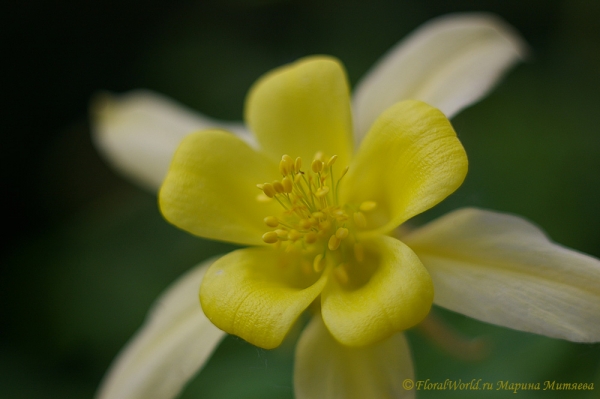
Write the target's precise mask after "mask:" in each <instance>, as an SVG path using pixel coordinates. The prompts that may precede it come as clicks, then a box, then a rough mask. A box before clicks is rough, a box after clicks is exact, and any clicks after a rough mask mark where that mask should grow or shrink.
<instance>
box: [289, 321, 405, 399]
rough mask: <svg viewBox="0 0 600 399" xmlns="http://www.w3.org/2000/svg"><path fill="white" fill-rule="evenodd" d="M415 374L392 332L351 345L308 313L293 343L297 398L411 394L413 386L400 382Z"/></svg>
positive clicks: (395, 398) (384, 398) (386, 398)
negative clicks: (374, 340)
mask: <svg viewBox="0 0 600 399" xmlns="http://www.w3.org/2000/svg"><path fill="white" fill-rule="evenodd" d="M406 379H411V380H413V379H414V374H413V367H412V360H411V357H410V350H409V347H408V344H407V342H406V339H405V338H404V334H402V333H397V334H394V335H392V336H391V337H389V338H387V339H385V340H383V341H381V342H377V343H376V344H373V345H368V346H363V347H360V348H353V347H349V346H344V345H342V344H340V343H339V342H337V341H336V340H335V339H334V338H333V337H332V336H331V334H329V331H327V328H325V326H324V325H323V321H322V320H321V317H319V316H318V315H317V316H315V317H313V319H312V321H311V322H310V324H309V325H308V326H307V327H306V329H305V330H304V331H303V332H302V336H301V337H300V340H299V341H298V345H297V346H296V358H295V365H294V391H295V397H296V399H315V398H327V399H365V398H367V399H368V398H374V399H410V398H414V397H415V391H414V390H413V389H410V387H408V386H406V387H407V388H409V389H408V390H407V389H405V387H404V386H403V385H402V383H403V382H404V380H406Z"/></svg>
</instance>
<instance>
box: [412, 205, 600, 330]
mask: <svg viewBox="0 0 600 399" xmlns="http://www.w3.org/2000/svg"><path fill="white" fill-rule="evenodd" d="M402 240H403V241H404V242H405V243H406V244H407V245H408V246H409V247H411V248H412V250H413V251H414V252H415V253H416V254H417V255H418V256H419V258H420V259H421V261H422V262H423V264H424V265H425V267H426V268H427V270H428V271H429V273H430V274H431V278H432V279H433V285H434V290H435V298H434V303H436V304H437V305H440V306H442V307H445V308H447V309H450V310H453V311H456V312H459V313H462V314H465V315H467V316H470V317H473V318H475V319H479V320H482V321H485V322H489V323H492V324H497V325H500V326H504V327H509V328H513V329H516V330H521V331H528V332H533V333H536V334H542V335H546V336H549V337H553V338H561V339H567V340H570V341H576V342H596V341H600V260H599V259H596V258H593V257H591V256H588V255H585V254H582V253H579V252H576V251H574V250H572V249H568V248H565V247H562V246H560V245H558V244H556V243H553V242H552V241H550V240H549V239H548V237H547V236H546V235H545V234H544V233H543V232H542V231H541V230H540V229H539V228H538V227H536V226H535V225H533V224H532V223H530V222H528V221H526V220H524V219H522V218H520V217H517V216H513V215H508V214H502V213H498V212H492V211H486V210H480V209H473V208H466V209H461V210H457V211H454V212H452V213H449V214H447V215H445V216H443V217H441V218H439V219H437V220H434V221H433V222H431V223H429V224H427V225H425V226H423V227H421V228H419V229H417V230H414V231H413V232H411V233H409V234H408V235H407V236H404V237H402Z"/></svg>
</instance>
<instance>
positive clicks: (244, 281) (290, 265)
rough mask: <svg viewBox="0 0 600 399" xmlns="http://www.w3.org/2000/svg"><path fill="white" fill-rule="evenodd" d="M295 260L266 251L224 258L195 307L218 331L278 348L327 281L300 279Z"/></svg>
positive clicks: (246, 251) (250, 250)
mask: <svg viewBox="0 0 600 399" xmlns="http://www.w3.org/2000/svg"><path fill="white" fill-rule="evenodd" d="M298 262H300V259H299V258H298V257H297V256H293V255H291V254H286V253H284V252H283V251H277V250H273V249H271V248H264V247H262V248H246V249H240V250H237V251H234V252H232V253H230V254H228V255H225V256H224V257H222V258H221V259H219V260H218V261H217V262H215V263H214V264H213V265H212V267H211V268H210V269H209V270H208V272H207V273H206V277H205V278H204V280H203V281H202V286H201V287H200V302H201V304H202V309H203V310H204V312H205V314H206V316H207V317H208V318H209V319H210V321H212V322H213V323H214V324H215V325H216V326H217V327H219V328H220V329H222V330H224V331H227V332H228V333H230V334H234V335H237V336H239V337H241V338H243V339H245V340H246V341H248V342H250V343H251V344H253V345H256V346H260V347H262V348H265V349H271V348H275V347H277V346H278V345H279V344H280V343H281V341H282V340H283V338H284V337H285V335H286V334H287V332H288V331H289V329H290V327H291V326H292V325H293V324H294V322H295V321H296V319H297V318H298V316H299V315H300V313H302V312H303V311H304V310H305V309H306V308H307V307H308V305H310V303H311V302H312V301H313V300H314V299H315V298H316V297H317V296H318V295H319V294H320V293H321V290H322V289H323V286H324V285H325V282H326V281H327V280H326V277H325V273H323V275H322V277H321V278H320V279H318V280H317V277H318V276H317V275H316V274H315V273H313V274H312V277H311V275H306V274H304V273H303V272H302V271H301V270H302V268H301V267H300V265H299V264H298Z"/></svg>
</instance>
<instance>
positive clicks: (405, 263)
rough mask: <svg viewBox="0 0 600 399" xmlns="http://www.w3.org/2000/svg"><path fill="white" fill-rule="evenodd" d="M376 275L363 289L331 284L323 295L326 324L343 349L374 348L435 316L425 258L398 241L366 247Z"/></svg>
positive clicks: (366, 262)
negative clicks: (375, 344)
mask: <svg viewBox="0 0 600 399" xmlns="http://www.w3.org/2000/svg"><path fill="white" fill-rule="evenodd" d="M363 244H364V248H365V260H364V261H363V262H362V263H360V264H358V265H359V266H361V267H362V268H369V269H371V270H372V274H371V275H370V276H369V277H368V278H367V279H365V281H364V283H362V284H359V285H358V286H356V285H353V284H351V282H352V279H353V278H356V275H353V273H352V271H350V283H348V284H344V283H343V282H342V283H340V282H339V281H338V280H337V279H335V278H331V279H329V282H328V284H327V285H326V286H325V288H324V290H323V293H322V295H321V305H322V312H323V320H324V321H325V325H327V328H328V329H329V331H330V332H331V334H332V335H333V336H334V337H335V338H336V339H337V340H338V341H340V342H341V343H342V344H345V345H350V346H360V345H368V344H372V343H374V342H377V341H379V340H381V339H384V338H387V337H389V336H390V335H392V334H393V333H395V332H398V331H401V330H405V329H407V328H410V327H412V326H414V325H415V324H417V323H419V322H420V321H421V320H423V318H424V317H425V316H426V315H427V313H429V309H430V308H431V303H432V302H433V285H432V283H431V278H430V277H429V274H428V273H427V270H425V268H424V267H423V265H422V264H421V262H420V261H419V258H417V256H416V255H415V254H414V253H413V252H412V251H411V249H410V248H408V247H407V246H406V245H404V244H403V243H402V242H400V241H398V240H397V239H395V238H391V237H387V236H380V237H377V238H376V239H373V240H371V241H368V242H364V243H363Z"/></svg>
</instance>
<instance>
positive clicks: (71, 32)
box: [0, 0, 600, 399]
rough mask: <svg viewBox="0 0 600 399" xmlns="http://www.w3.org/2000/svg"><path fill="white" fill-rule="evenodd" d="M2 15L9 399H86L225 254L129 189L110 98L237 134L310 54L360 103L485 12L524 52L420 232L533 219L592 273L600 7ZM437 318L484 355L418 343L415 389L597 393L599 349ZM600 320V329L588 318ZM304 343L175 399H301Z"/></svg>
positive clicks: (412, 2)
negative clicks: (108, 136) (100, 116)
mask: <svg viewBox="0 0 600 399" xmlns="http://www.w3.org/2000/svg"><path fill="white" fill-rule="evenodd" d="M8 4H9V3H7V5H4V6H3V12H2V19H3V22H2V30H3V31H4V34H3V35H2V41H3V45H2V49H3V51H2V52H3V59H4V61H3V66H4V68H5V73H4V74H3V78H4V79H3V80H4V81H5V82H4V83H3V93H4V98H5V101H6V102H5V105H4V106H3V107H2V116H3V124H2V128H3V132H2V135H1V140H2V145H1V151H2V156H1V162H2V165H1V171H2V190H3V195H2V197H3V200H4V201H3V202H4V204H5V205H4V207H3V209H4V211H3V212H2V228H3V232H4V234H3V236H4V238H3V239H2V240H1V241H0V243H1V246H2V252H1V256H2V260H1V273H2V274H1V279H0V300H1V310H0V311H1V314H0V397H1V398H10V399H16V398H62V399H69V398H91V397H92V396H93V394H94V391H95V389H96V387H97V385H98V384H99V382H100V379H101V378H102V375H103V373H104V371H105V370H106V369H107V367H108V366H109V364H110V362H111V360H112V359H113V357H114V356H115V355H116V353H117V352H118V350H119V349H120V348H121V347H122V346H123V345H124V343H125V342H126V341H127V339H128V338H129V337H130V336H131V335H132V334H133V333H134V331H135V330H136V329H137V328H138V327H139V326H140V324H141V323H142V321H143V319H144V316H145V312H146V310H147V309H148V307H149V306H150V305H151V303H152V302H153V300H154V299H155V298H156V297H157V296H158V294H159V293H160V292H161V291H162V290H163V289H165V288H166V287H167V286H168V284H169V283H170V282H171V281H173V280H174V279H176V278H177V277H178V276H179V275H180V274H181V273H183V272H184V271H185V270H187V269H188V268H190V267H191V266H193V265H195V264H197V263H198V262H200V261H201V260H203V259H205V258H207V257H209V256H211V255H214V254H217V253H222V252H225V251H228V250H230V249H231V248H232V247H230V246H228V245H225V244H218V243H213V242H208V241H203V240H201V239H198V238H195V237H192V236H189V235H187V234H185V233H183V232H181V231H178V230H177V229H175V228H174V227H172V226H170V225H169V224H167V223H166V222H165V221H164V220H163V219H162V218H161V216H160V214H159V212H158V209H157V206H156V199H155V197H154V196H153V194H151V193H148V192H145V191H143V190H141V189H139V188H137V187H136V186H134V185H132V184H130V183H129V182H128V181H126V180H125V179H122V178H121V177H120V176H119V175H118V174H117V173H115V172H114V171H112V170H111V169H110V167H109V166H107V165H106V163H104V161H103V160H102V159H101V157H100V156H99V155H98V153H97V152H96V150H95V149H94V147H93V145H92V142H91V139H90V122H89V117H88V105H89V102H90V99H91V98H92V97H93V96H94V95H95V94H96V93H98V92H99V91H101V90H109V91H113V92H124V91H127V90H131V89H135V88H141V87H143V88H149V89H152V90H155V91H158V92H161V93H163V94H166V95H168V96H170V97H172V98H174V99H177V100H179V101H180V102H182V103H184V104H186V105H188V106H190V107H193V108H195V109H198V110H201V111H202V112H204V113H206V114H208V115H210V116H213V117H217V118H221V119H232V120H239V119H241V116H242V108H243V102H244V96H245V92H246V90H247V89H248V87H249V86H250V85H251V84H252V83H253V81H254V80H255V79H256V78H257V77H259V76H260V75H261V74H263V73H264V72H266V71H268V70H270V69H271V68H273V67H276V66H279V65H281V64H283V63H287V62H290V61H293V60H295V59H297V58H299V57H302V56H305V55H310V54H316V53H320V54H331V55H334V56H337V57H339V58H340V59H341V60H343V62H344V63H345V65H346V67H347V69H348V74H349V78H350V81H351V82H352V83H353V84H354V83H355V82H356V81H357V80H358V79H359V77H360V76H361V75H362V74H363V73H364V72H365V71H366V70H367V69H368V68H369V66H371V65H372V64H373V63H374V62H375V60H377V58H378V57H379V56H380V55H382V54H383V53H384V52H385V51H386V50H387V49H389V48H390V47H391V46H392V45H393V44H394V43H396V42H397V41H398V40H399V39H401V38H402V37H404V36H405V35H406V34H407V33H409V32H410V31H411V30H413V29H414V28H416V27H417V26H419V25H420V24H422V23H423V22H425V21H427V20H429V19H430V18H433V17H436V16H438V15H442V14H446V13H449V12H457V11H489V12H493V13H496V14H498V15H500V16H501V17H502V18H504V19H505V20H506V21H508V22H509V23H510V24H512V25H513V26H515V27H516V28H517V30H518V31H520V32H521V34H522V35H523V37H524V38H525V39H526V41H527V42H528V43H529V44H530V46H531V57H530V59H529V60H528V62H526V63H523V64H520V65H519V66H518V67H516V68H515V69H514V70H513V71H512V72H511V73H510V74H509V75H508V76H507V77H506V79H505V80H504V81H503V82H502V84H501V85H500V86H499V87H498V88H497V89H496V90H495V91H494V92H493V94H492V95H491V96H490V97H488V98H486V99H485V100H483V101H482V102H480V103H478V104H476V105H475V106H473V107H471V108H469V109H467V110H465V111H463V112H462V113H461V114H460V115H458V116H457V117H455V118H454V119H453V124H454V126H455V128H456V130H457V131H458V134H459V137H460V139H461V140H462V142H463V144H464V146H465V147H466V149H467V153H468V155H469V159H470V171H469V176H468V178H467V180H466V182H465V184H464V185H463V187H461V188H460V190H459V191H458V192H457V193H455V194H454V195H453V196H451V197H450V198H449V199H448V200H446V201H445V202H444V203H442V204H441V205H440V206H438V207H436V208H435V209H434V210H433V211H430V212H428V213H426V214H424V215H422V216H421V217H419V218H418V220H417V222H423V221H427V220H430V219H432V218H434V217H436V216H438V215H441V214H443V213H445V212H447V211H450V210H452V209H455V208H457V207H461V206H478V207H484V208H490V209H495V210H500V211H506V212H513V213H518V214H520V215H524V216H526V217H527V218H529V219H530V220H532V221H534V222H535V223H537V224H539V225H541V226H543V227H544V229H545V230H546V231H547V232H548V234H549V235H550V237H552V238H553V239H554V240H556V241H558V242H560V243H563V244H564V245H567V246H570V247H572V248H575V249H577V250H580V251H583V252H587V253H589V254H592V255H594V256H596V257H599V256H600V234H599V233H598V231H599V230H600V211H599V209H598V204H600V188H599V187H600V176H599V175H598V172H599V171H600V128H599V126H600V96H599V95H598V93H599V92H600V24H598V21H599V20H600V2H599V1H595V0H564V1H550V0H544V1H542V0H504V1H496V0H482V1H467V0H457V1H446V0H437V1H417V0H404V1H392V0H389V1H385V0H373V1H369V2H366V1H361V0H346V1H341V0H337V1H336V0H320V1H317V0H311V1H300V0H289V1H284V0H280V1H277V0H210V1H202V0H199V1H170V2H163V1H157V0H144V1H141V0H125V1H122V2H120V3H118V4H117V3H116V2H111V1H106V0H98V1H84V2H77V1H57V0H50V1H41V0H37V1H29V2H13V3H10V4H11V5H8ZM436 312H437V314H438V316H439V317H440V318H441V319H442V320H444V321H445V322H446V323H448V324H449V325H450V326H451V328H453V329H455V330H456V331H458V332H460V333H461V334H464V335H465V336H466V337H471V338H473V337H483V338H484V339H485V340H486V341H487V342H488V343H489V345H490V354H489V356H487V357H486V358H484V359H483V360H480V361H467V360H464V359H459V358H456V357H454V356H452V355H450V354H448V353H447V352H445V351H444V350H443V349H441V348H440V347H439V346H437V345H436V344H435V343H433V342H432V341H431V340H429V339H427V338H426V337H425V336H424V335H423V334H421V333H420V332H419V331H418V330H416V331H411V332H409V338H410V341H411V343H412V344H413V345H412V348H413V357H414V359H415V365H416V373H417V378H418V379H427V378H429V379H431V380H432V381H444V380H445V379H452V380H458V379H462V380H463V381H470V380H471V379H473V378H475V379H479V378H481V379H483V381H488V382H494V383H495V382H496V381H506V380H508V381H511V382H525V383H526V382H543V381H546V380H550V381H552V380H556V381H557V382H587V383H590V382H593V383H595V390H594V391H591V392H590V391H588V392H576V391H575V392H573V391H571V392H561V391H553V392H549V391H541V392H535V391H533V392H531V391H530V392H527V391H524V392H519V393H518V394H517V396H516V397H519V398H596V397H600V345H599V344H574V343H569V342H565V341H559V340H552V339H547V338H544V337H539V336H535V335H532V334H525V333H519V332H514V331H511V330H508V329H505V328H500V327H495V326H491V325H488V324H484V323H479V322H476V321H473V320H470V319H468V318H466V317H463V316H461V315H457V314H454V313H452V312H448V311H444V310H439V309H438V310H436ZM599 317H600V315H599ZM294 339H295V335H294V334H291V337H290V339H289V340H288V342H286V343H285V344H284V345H283V346H282V347H281V348H280V349H278V350H275V351H265V350H261V349H257V348H254V347H252V346H250V345H248V344H246V343H244V342H243V341H241V340H240V339H237V338H233V337H230V338H227V339H226V340H225V341H224V342H223V344H222V345H221V346H220V347H219V348H218V349H217V351H216V353H215V355H214V357H213V358H212V360H211V361H210V362H209V363H208V365H207V366H206V368H205V369H204V371H203V372H202V373H201V374H200V375H199V377H198V378H196V379H195V380H194V381H193V382H192V383H191V384H190V385H189V386H188V387H187V388H186V390H185V391H184V392H183V395H182V397H183V398H215V399H222V398H257V399H258V398H260V399H265V398H292V396H293V390H292V359H293V347H294V342H293V341H294ZM514 395H515V394H513V393H512V392H510V391H508V392H507V391H493V392H486V394H485V395H482V392H452V391H442V392H440V391H421V392H419V395H418V397H419V398H482V397H485V398H487V397H489V398H508V397H515V396H514Z"/></svg>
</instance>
